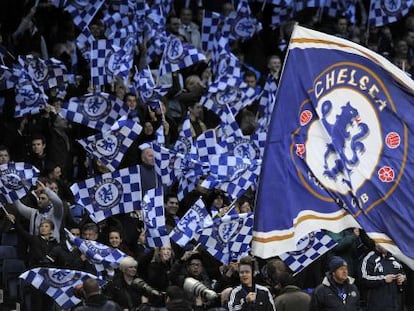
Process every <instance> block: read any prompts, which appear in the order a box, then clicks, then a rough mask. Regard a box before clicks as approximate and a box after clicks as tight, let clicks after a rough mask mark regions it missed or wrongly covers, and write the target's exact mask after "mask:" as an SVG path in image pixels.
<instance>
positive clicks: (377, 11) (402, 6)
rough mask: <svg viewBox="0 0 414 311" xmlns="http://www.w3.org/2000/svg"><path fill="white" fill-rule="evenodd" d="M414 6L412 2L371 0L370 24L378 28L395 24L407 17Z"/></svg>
mask: <svg viewBox="0 0 414 311" xmlns="http://www.w3.org/2000/svg"><path fill="white" fill-rule="evenodd" d="M412 6H413V1H412V0H401V1H393V0H384V1H378V0H371V4H370V9H369V16H368V24H369V25H370V26H376V27H378V26H383V25H386V24H390V23H395V22H397V21H399V20H401V18H403V17H404V16H405V15H407V14H408V12H409V11H410V9H411V7H412Z"/></svg>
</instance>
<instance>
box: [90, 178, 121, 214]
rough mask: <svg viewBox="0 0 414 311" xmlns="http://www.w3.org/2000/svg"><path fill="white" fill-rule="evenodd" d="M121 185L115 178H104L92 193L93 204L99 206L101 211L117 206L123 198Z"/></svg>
mask: <svg viewBox="0 0 414 311" xmlns="http://www.w3.org/2000/svg"><path fill="white" fill-rule="evenodd" d="M122 189H123V188H122V185H121V183H120V182H119V181H118V180H116V179H113V178H104V179H103V180H102V181H101V182H100V183H98V184H97V185H96V186H95V187H94V188H93V190H94V191H92V193H93V195H92V202H94V203H95V204H96V205H98V208H99V209H100V210H102V209H103V210H107V209H111V208H113V207H114V206H115V205H117V204H118V203H119V202H120V201H121V198H122V195H123V190H122Z"/></svg>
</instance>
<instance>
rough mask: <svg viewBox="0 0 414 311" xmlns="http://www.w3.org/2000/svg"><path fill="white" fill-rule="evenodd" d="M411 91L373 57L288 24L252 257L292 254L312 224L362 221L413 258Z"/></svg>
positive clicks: (341, 225) (402, 76)
mask: <svg viewBox="0 0 414 311" xmlns="http://www.w3.org/2000/svg"><path fill="white" fill-rule="evenodd" d="M413 91H414V81H413V80H411V79H410V78H409V77H408V75H407V74H406V73H405V72H403V71H401V70H400V69H398V68H397V67H395V66H394V65H393V64H391V63H390V62H389V61H388V60H386V59H385V58H383V57H381V56H380V55H378V54H376V53H374V52H372V51H370V50H368V49H366V48H364V47H362V46H359V45H357V44H355V43H353V42H349V41H346V40H343V39H340V38H337V37H334V36H329V35H326V34H323V33H320V32H316V31H312V30H308V29H306V28H303V27H295V30H294V33H293V35H292V38H291V43H290V45H289V51H288V57H287V61H286V64H285V67H284V70H283V75H282V78H281V81H280V85H279V91H278V94H277V98H276V105H275V109H274V111H273V116H272V121H271V123H270V127H269V132H268V140H267V145H266V151H265V155H264V160H263V161H264V162H263V169H262V172H261V179H260V184H259V193H258V201H257V209H256V217H255V226H254V243H253V251H254V253H255V254H256V255H258V256H261V257H270V256H275V255H278V254H280V253H283V252H287V251H291V250H294V248H295V246H296V242H297V241H298V240H299V239H300V238H301V237H303V236H304V235H306V234H307V233H309V232H311V231H314V230H319V229H327V230H330V231H335V232H338V231H341V230H343V229H345V228H348V227H356V226H361V227H362V228H364V229H365V230H366V231H367V233H368V234H369V235H370V236H371V237H372V238H373V239H374V240H375V241H376V242H379V243H381V244H382V245H383V246H384V247H386V248H387V249H388V250H389V251H391V252H393V253H394V254H395V255H396V256H397V255H399V256H400V258H401V259H404V258H405V259H407V258H406V257H405V256H408V257H410V258H411V259H414V249H413V248H412V241H413V239H414V230H413V224H414V209H413V204H414V194H413V192H412V191H409V190H408V189H411V188H412V185H413V181H414V159H413V156H414V153H413V149H414V137H412V134H413V133H414V132H413V129H414V104H413V103H414V98H413V94H414V93H413ZM400 251H401V252H400ZM405 261H406V262H407V261H409V260H405Z"/></svg>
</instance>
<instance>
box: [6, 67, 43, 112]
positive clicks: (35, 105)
mask: <svg viewBox="0 0 414 311" xmlns="http://www.w3.org/2000/svg"><path fill="white" fill-rule="evenodd" d="M13 72H14V74H16V75H17V74H20V75H19V79H18V82H17V84H16V87H15V89H14V91H15V93H16V97H15V100H16V106H15V109H14V117H15V118H18V117H22V116H25V115H34V114H38V113H39V112H40V110H42V109H43V108H44V107H45V106H46V103H47V100H48V97H47V96H46V94H45V93H44V91H43V88H41V87H40V86H39V85H37V83H36V81H34V80H32V78H31V77H30V76H29V75H28V74H27V72H25V71H23V70H20V71H19V69H15V70H13Z"/></svg>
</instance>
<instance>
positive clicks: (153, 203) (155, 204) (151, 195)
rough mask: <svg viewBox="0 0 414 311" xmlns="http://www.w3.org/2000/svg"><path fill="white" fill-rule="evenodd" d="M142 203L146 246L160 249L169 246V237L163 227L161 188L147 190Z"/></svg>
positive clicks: (162, 196) (162, 195)
mask: <svg viewBox="0 0 414 311" xmlns="http://www.w3.org/2000/svg"><path fill="white" fill-rule="evenodd" d="M142 201H143V202H142V211H143V213H144V225H145V230H146V238H147V244H148V246H149V247H161V246H166V245H170V237H169V236H168V233H167V228H166V226H165V215H164V194H163V191H162V187H159V188H155V189H151V190H148V191H147V193H146V194H145V196H144V198H143V199H142Z"/></svg>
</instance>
